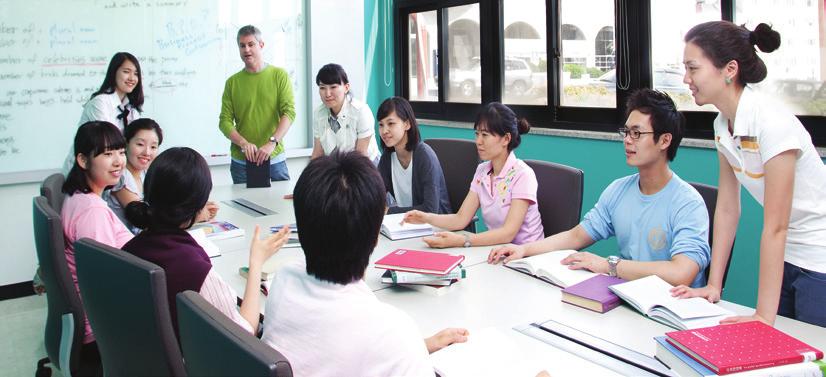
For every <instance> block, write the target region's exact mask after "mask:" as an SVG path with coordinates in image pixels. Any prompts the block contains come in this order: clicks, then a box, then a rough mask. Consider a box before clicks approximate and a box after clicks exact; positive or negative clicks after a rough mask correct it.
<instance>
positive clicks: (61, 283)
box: [32, 196, 85, 376]
mask: <svg viewBox="0 0 826 377" xmlns="http://www.w3.org/2000/svg"><path fill="white" fill-rule="evenodd" d="M32 209H33V213H32V215H33V216H32V223H33V225H34V244H35V249H36V250H37V260H38V263H40V274H41V277H42V278H43V283H44V284H45V285H46V302H47V305H48V307H47V309H48V310H47V312H46V331H45V334H44V339H43V343H44V345H45V348H46V354H47V355H48V357H46V358H44V359H41V360H39V361H38V362H37V371H36V372H35V374H36V375H37V376H49V375H51V370H50V369H49V368H48V367H47V366H46V364H47V363H48V364H51V366H52V367H53V368H55V369H57V370H59V371H61V374H63V375H69V374H76V373H77V372H78V371H79V370H80V369H81V368H82V367H83V366H82V365H81V363H80V354H81V352H82V350H81V348H82V345H83V343H82V342H83V335H84V329H85V325H84V321H83V319H84V316H85V314H84V312H83V305H82V304H81V302H80V297H78V295H77V290H76V289H75V284H74V282H73V280H72V275H71V273H70V272H69V265H68V264H67V263H66V252H65V251H64V249H63V245H64V243H63V222H62V221H61V220H60V215H58V214H57V212H56V211H55V210H54V209H53V208H52V206H51V205H49V202H48V200H47V199H46V197H44V196H38V197H35V198H34V201H33V204H32Z"/></svg>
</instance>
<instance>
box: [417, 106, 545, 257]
mask: <svg viewBox="0 0 826 377" xmlns="http://www.w3.org/2000/svg"><path fill="white" fill-rule="evenodd" d="M473 128H474V129H475V130H476V150H477V151H478V152H479V157H480V158H481V159H482V160H484V161H485V162H482V163H481V164H479V166H478V167H477V168H476V173H475V174H474V175H473V180H472V181H471V183H470V192H468V194H467V196H466V197H465V200H464V202H462V206H461V207H460V208H459V212H457V213H456V214H448V215H439V214H434V213H427V212H423V211H419V210H413V211H410V212H407V213H406V214H405V216H404V222H410V223H416V224H421V223H428V224H431V225H434V226H437V227H439V228H442V229H447V230H459V229H464V228H465V227H466V226H467V225H468V224H469V223H470V221H471V220H472V219H473V215H474V214H475V213H476V210H477V209H479V208H480V207H481V208H482V218H483V219H484V220H485V226H487V228H488V231H486V232H482V233H477V234H467V233H466V234H465V235H459V234H456V233H452V232H438V233H436V234H434V235H433V237H425V238H424V241H425V242H426V243H427V245H428V246H430V247H437V248H444V247H461V246H464V247H470V246H485V245H496V244H501V243H514V244H517V245H521V244H524V243H528V242H533V241H537V240H541V239H543V238H544V237H545V235H544V231H543V228H542V219H541V218H540V216H539V208H538V206H537V205H536V190H537V187H538V184H537V181H536V175H535V174H534V172H533V169H531V168H530V167H529V166H528V165H527V164H525V162H523V161H522V160H519V159H517V158H516V155H515V154H514V153H513V151H514V149H516V148H517V147H518V146H519V143H520V142H521V138H520V136H519V135H521V134H524V133H527V132H528V131H529V130H530V128H531V126H530V124H529V123H528V121H527V120H526V119H524V118H521V119H517V118H516V114H514V113H513V110H511V109H510V108H509V107H507V106H505V105H503V104H501V103H498V102H491V103H489V104H487V105H485V106H484V107H483V108H482V111H480V112H479V115H478V116H477V117H476V122H475V123H474V125H473Z"/></svg>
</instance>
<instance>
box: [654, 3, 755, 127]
mask: <svg viewBox="0 0 826 377" xmlns="http://www.w3.org/2000/svg"><path fill="white" fill-rule="evenodd" d="M738 2H739V1H738ZM721 14H722V13H721V11H720V0H716V1H705V2H698V1H696V0H654V1H652V2H651V62H652V64H651V66H652V68H653V70H654V72H652V73H653V78H654V89H658V90H662V91H664V92H666V93H668V95H669V96H671V99H673V100H674V103H676V104H677V108H678V109H680V110H691V111H717V109H716V108H715V107H714V106H713V105H704V106H702V107H700V106H697V105H696V104H695V103H694V97H693V96H692V95H691V91H690V90H689V89H688V85H686V84H685V83H683V76H685V67H684V66H683V48H684V47H685V43H683V37H685V33H687V32H688V30H689V29H691V28H692V27H694V25H697V24H700V23H703V22H706V21H714V20H719V19H720V15H721Z"/></svg>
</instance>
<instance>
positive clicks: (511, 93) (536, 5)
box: [502, 0, 582, 106]
mask: <svg viewBox="0 0 826 377" xmlns="http://www.w3.org/2000/svg"><path fill="white" fill-rule="evenodd" d="M503 13H504V15H503V16H504V20H505V22H504V27H505V30H504V33H503V36H504V39H505V41H504V43H505V45H504V50H505V56H504V62H503V63H504V64H502V66H503V67H504V72H505V76H504V81H503V83H502V84H503V85H502V102H504V103H507V104H524V105H543V106H544V105H548V54H547V53H546V52H547V47H546V46H547V43H546V35H547V31H546V29H545V0H505V2H504V6H503ZM572 34H573V36H574V38H576V37H577V35H576V31H575V30H574V31H572ZM579 34H582V32H580V33H579Z"/></svg>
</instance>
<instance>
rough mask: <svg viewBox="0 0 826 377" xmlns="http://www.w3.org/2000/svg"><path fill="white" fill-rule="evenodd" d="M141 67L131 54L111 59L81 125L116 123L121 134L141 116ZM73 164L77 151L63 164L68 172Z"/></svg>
mask: <svg viewBox="0 0 826 377" xmlns="http://www.w3.org/2000/svg"><path fill="white" fill-rule="evenodd" d="M142 81H143V80H142V79H141V66H140V64H139V63H138V59H137V58H136V57H135V56H134V55H132V54H130V53H128V52H118V53H116V54H115V55H114V56H112V59H111V60H109V67H108V68H107V69H106V77H105V78H104V79H103V84H101V85H100V89H98V90H97V91H96V92H94V93H92V97H91V98H89V101H87V102H86V104H85V105H83V113H81V115H80V121H79V122H78V125H81V124H84V123H86V122H91V121H96V120H97V121H104V122H109V123H112V124H114V125H115V126H117V127H118V129H119V130H121V132H122V131H123V129H124V127H126V125H127V124H129V123H132V121H133V120H135V119H137V118H138V117H139V116H140V114H139V113H140V112H141V111H143V83H142ZM72 164H74V151H73V150H71V151H69V156H68V157H67V158H66V163H65V164H64V169H63V171H64V172H68V171H69V169H71V167H72Z"/></svg>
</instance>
